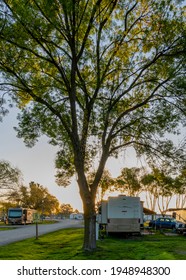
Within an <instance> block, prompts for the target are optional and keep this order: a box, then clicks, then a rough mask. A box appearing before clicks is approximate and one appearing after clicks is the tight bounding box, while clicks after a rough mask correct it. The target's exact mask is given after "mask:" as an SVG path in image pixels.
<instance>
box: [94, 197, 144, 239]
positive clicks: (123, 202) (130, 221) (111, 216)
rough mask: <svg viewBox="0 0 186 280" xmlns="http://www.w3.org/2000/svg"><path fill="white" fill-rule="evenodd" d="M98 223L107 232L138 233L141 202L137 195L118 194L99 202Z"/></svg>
mask: <svg viewBox="0 0 186 280" xmlns="http://www.w3.org/2000/svg"><path fill="white" fill-rule="evenodd" d="M100 212H101V213H100V215H99V218H98V223H99V224H100V225H104V226H105V227H106V232H107V233H112V232H122V233H131V234H132V233H140V228H141V225H142V224H143V204H142V202H141V201H140V198H139V197H130V196H124V195H120V196H118V197H109V198H108V200H107V201H102V202H101V211H100Z"/></svg>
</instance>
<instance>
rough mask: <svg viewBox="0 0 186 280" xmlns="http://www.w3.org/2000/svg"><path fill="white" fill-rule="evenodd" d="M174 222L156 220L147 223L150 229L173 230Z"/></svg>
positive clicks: (171, 219) (172, 219) (171, 220)
mask: <svg viewBox="0 0 186 280" xmlns="http://www.w3.org/2000/svg"><path fill="white" fill-rule="evenodd" d="M176 224H177V222H176V220H175V219H174V218H167V217H163V218H158V219H156V220H152V221H150V222H149V227H152V228H153V229H160V228H165V229H175V228H176Z"/></svg>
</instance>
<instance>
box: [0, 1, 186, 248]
mask: <svg viewBox="0 0 186 280" xmlns="http://www.w3.org/2000/svg"><path fill="white" fill-rule="evenodd" d="M179 2H180V1H179ZM0 3H1V4H0V20H1V21H0V22H1V23H0V40H1V41H0V49H1V53H0V71H1V73H2V74H1V88H2V93H3V94H4V93H6V92H8V93H9V94H10V95H11V96H12V99H13V100H14V101H16V102H17V104H18V107H19V108H20V110H21V113H20V115H19V128H17V132H18V137H23V139H24V141H25V143H26V144H27V145H28V146H33V145H34V144H35V142H36V140H37V138H38V137H39V136H40V135H41V134H45V135H47V136H48V137H49V138H50V143H51V144H54V145H58V147H59V152H58V154H57V160H56V166H57V167H58V168H59V173H58V178H59V182H63V183H68V180H69V178H70V177H71V176H72V175H73V174H74V173H76V175H77V181H78V186H79V190H80V196H81V198H82V201H83V207H84V217H85V234H84V245H83V247H84V249H85V250H92V249H94V248H96V234H95V221H96V215H95V197H96V192H97V188H98V184H99V181H100V179H101V177H102V174H103V170H104V168H105V164H106V162H107V159H108V158H109V157H111V156H117V154H118V153H119V152H120V151H121V150H122V149H125V148H127V147H129V146H133V147H134V148H135V149H136V151H137V152H138V154H143V153H151V152H156V154H165V155H166V156H169V155H170V153H169V148H170V147H171V146H172V145H170V142H169V145H167V143H166V141H165V140H162V139H160V138H159V137H162V136H163V135H164V133H165V132H176V127H177V125H178V123H179V122H180V121H182V122H184V121H185V112H186V110H185V107H186V103H185V92H184V83H185V81H184V64H185V57H184V54H185V45H186V44H185V40H184V38H185V37H184V35H185V31H184V27H185V26H184V21H183V9H182V8H181V7H180V6H179V4H175V3H176V1H172V0H164V1H159V0H130V1H129V0H91V1H90V0H68V1H66V0H28V1H25V0H1V1H0ZM4 102H5V98H4V97H3V95H2V102H1V103H2V104H3V103H4ZM2 112H3V113H4V111H2ZM95 162H96V163H97V165H96V168H97V169H96V172H95V177H94V180H93V181H92V183H91V184H88V181H87V174H88V173H90V172H91V170H94V169H92V165H93V164H94V166H93V168H95ZM60 179H61V180H60Z"/></svg>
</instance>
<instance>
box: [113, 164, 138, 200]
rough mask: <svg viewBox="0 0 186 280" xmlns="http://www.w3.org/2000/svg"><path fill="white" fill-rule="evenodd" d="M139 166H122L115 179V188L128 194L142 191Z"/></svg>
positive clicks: (135, 194) (131, 194) (136, 193)
mask: <svg viewBox="0 0 186 280" xmlns="http://www.w3.org/2000/svg"><path fill="white" fill-rule="evenodd" d="M141 172H142V170H140V169H139V168H135V167H133V168H123V169H122V170H121V175H119V176H118V177H117V179H116V185H115V189H116V190H119V191H121V192H122V193H124V194H126V195H129V196H137V195H139V193H140V192H141V191H142V186H141V182H140V177H141V176H140V173H141Z"/></svg>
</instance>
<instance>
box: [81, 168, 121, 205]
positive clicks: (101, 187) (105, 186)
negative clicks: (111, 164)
mask: <svg viewBox="0 0 186 280" xmlns="http://www.w3.org/2000/svg"><path fill="white" fill-rule="evenodd" d="M94 178H95V172H92V173H90V174H88V176H87V181H88V183H89V185H91V184H92V183H93V181H94ZM114 184H115V179H114V178H113V177H112V175H111V174H110V172H109V171H108V170H107V169H105V170H104V171H103V174H102V177H101V179H100V181H99V184H98V190H97V199H98V201H100V200H102V199H103V196H104V195H105V193H106V191H109V190H111V191H112V187H113V185H114Z"/></svg>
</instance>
